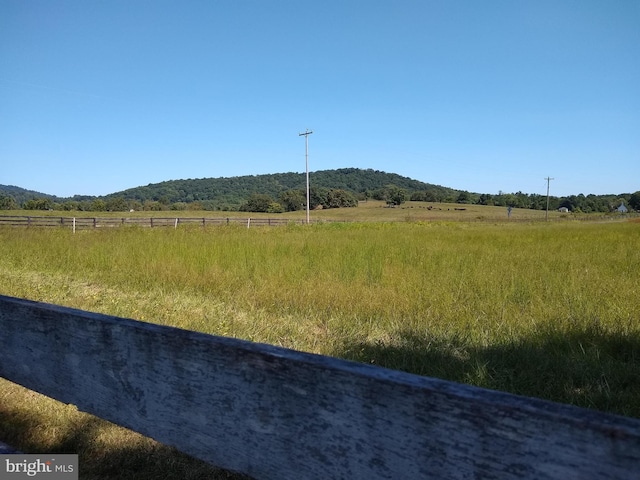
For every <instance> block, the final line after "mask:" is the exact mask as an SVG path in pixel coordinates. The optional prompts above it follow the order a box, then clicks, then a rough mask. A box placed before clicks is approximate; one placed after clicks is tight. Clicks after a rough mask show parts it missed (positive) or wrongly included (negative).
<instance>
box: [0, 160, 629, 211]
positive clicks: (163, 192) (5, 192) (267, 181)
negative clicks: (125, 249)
mask: <svg viewBox="0 0 640 480" xmlns="http://www.w3.org/2000/svg"><path fill="white" fill-rule="evenodd" d="M309 178H310V187H311V190H312V196H313V192H314V189H315V190H316V191H317V193H322V190H324V191H325V192H326V191H328V190H332V189H340V190H345V191H347V192H349V193H350V194H352V195H353V196H354V197H356V198H359V199H366V198H383V196H382V194H383V192H384V190H385V187H387V186H388V185H394V186H396V187H399V188H400V189H403V190H404V191H405V192H406V193H407V194H408V197H407V199H411V200H419V201H430V202H456V203H472V204H480V205H498V206H512V207H518V208H532V209H544V208H546V206H547V202H546V197H544V196H542V195H538V194H525V193H522V192H517V193H514V194H511V193H507V194H505V193H500V194H498V195H491V194H478V193H471V192H466V191H460V190H455V189H452V188H448V187H443V186H440V185H433V184H430V183H425V182H421V181H418V180H413V179H411V178H408V177H403V176H401V175H397V174H395V173H386V172H382V171H379V170H372V169H360V168H340V169H337V170H320V171H317V172H311V173H310V174H309ZM305 189H306V180H305V174H304V173H292V172H290V173H274V174H266V175H246V176H241V177H221V178H200V179H187V180H170V181H166V182H161V183H154V184H149V185H146V186H142V187H136V188H130V189H128V190H123V191H120V192H115V193H112V194H109V195H105V196H101V197H92V196H80V195H76V196H74V197H69V198H60V197H56V196H55V195H49V194H46V193H40V192H34V191H32V190H26V189H24V188H20V187H16V186H12V185H0V209H5V210H6V209H13V208H25V209H30V210H47V209H55V210H91V211H103V210H111V211H126V210H129V209H130V208H134V209H136V210H138V209H145V210H168V209H178V210H179V209H184V208H197V209H204V210H229V211H232V210H238V209H240V207H241V206H242V205H243V204H244V203H246V202H247V200H248V199H249V197H251V196H252V195H253V194H260V195H267V196H269V197H271V199H272V200H273V201H275V202H277V201H279V199H280V196H281V195H282V194H283V193H284V192H287V191H290V190H300V191H303V192H304V190H305ZM630 199H631V194H630V193H627V194H620V195H597V196H596V195H587V196H584V195H582V194H581V195H571V196H569V197H560V198H558V197H550V200H551V201H550V203H549V208H551V209H557V208H559V207H566V208H568V209H569V210H570V211H572V212H585V213H589V212H611V211H614V210H615V209H616V208H618V207H619V206H620V204H621V202H622V203H625V204H627V205H629V200H630ZM189 204H191V207H187V205H189Z"/></svg>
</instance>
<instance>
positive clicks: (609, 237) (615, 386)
mask: <svg viewBox="0 0 640 480" xmlns="http://www.w3.org/2000/svg"><path fill="white" fill-rule="evenodd" d="M411 207H413V208H411ZM427 207H428V205H427V204H413V205H409V206H407V207H406V208H404V209H399V208H396V209H388V208H384V207H382V206H381V205H380V204H375V203H374V202H368V204H367V205H365V206H364V208H361V207H359V208H357V209H343V210H341V211H340V212H337V211H325V212H312V218H321V217H322V216H323V215H326V216H325V217H322V218H325V219H329V218H330V216H329V214H332V215H333V216H334V218H335V215H336V212H337V213H339V214H340V215H339V216H341V218H339V219H343V220H347V219H349V216H350V215H356V214H358V213H359V214H360V215H361V217H360V218H361V219H362V220H364V221H361V222H357V223H321V224H317V225H312V226H289V227H276V228H269V227H260V228H253V229H247V228H244V227H241V226H224V227H208V228H205V229H203V228H201V227H195V226H194V227H184V228H178V229H173V228H162V229H148V228H137V227H125V228H116V229H105V230H90V231H81V232H77V233H76V234H75V235H73V234H72V233H71V232H70V231H69V230H67V229H59V228H53V229H48V228H40V229H36V228H31V229H27V228H15V229H11V228H3V229H0V247H1V248H2V255H1V256H0V293H2V294H5V295H12V296H18V297H24V298H29V299H34V300H40V301H45V302H51V303H56V304H61V305H66V306H71V307H75V308H81V309H85V310H90V311H97V312H103V313H107V314H112V315H118V316H124V317H130V318H134V319H140V320H145V321H150V322H156V323H161V324H167V325H174V326H178V327H182V328H186V329H192V330H198V331H202V332H206V333H213V334H218V335H227V336H234V337H238V338H244V339H248V340H253V341H260V342H266V343H271V344H275V345H281V346H285V347H289V348H294V349H298V350H304V351H309V352H314V353H321V354H326V355H332V356H338V357H342V358H347V359H351V360H356V361H361V362H366V363H372V364H376V365H380V366H385V367H389V368H393V369H399V370H404V371H408V372H413V373H417V374H420V375H429V376H435V377H440V378H445V379H449V380H453V381H458V382H464V383H469V384H473V385H478V386H482V387H487V388H493V389H498V390H504V391H508V392H513V393H517V394H522V395H528V396H534V397H540V398H545V399H550V400H554V401H559V402H564V403H571V404H574V405H579V406H583V407H588V408H595V409H599V410H603V411H608V412H613V413H617V414H621V415H626V416H631V417H637V418H640V296H639V292H638V278H639V277H640V249H638V245H640V224H639V223H633V222H628V221H618V222H612V221H602V222H576V221H570V220H571V217H569V218H567V217H566V216H565V217H560V216H559V215H558V214H556V213H555V212H550V213H552V214H553V215H552V219H553V220H554V221H553V222H540V221H536V220H540V219H543V218H544V212H529V211H526V212H525V211H518V210H517V209H516V210H514V211H513V212H512V216H511V219H510V220H508V221H507V219H506V209H504V208H497V207H495V208H493V207H468V208H467V210H464V211H461V210H453V208H454V207H453V206H451V207H447V206H444V207H440V208H442V210H434V208H433V206H432V209H431V210H429V209H428V208H427ZM456 207H458V208H459V207H460V206H459V205H457V206H456ZM445 208H449V210H445ZM54 213H58V216H59V215H60V213H59V212H54ZM158 213H159V214H162V213H164V214H165V215H164V216H166V212H158ZM182 213H183V212H180V215H182ZM197 213H198V215H199V216H203V212H197ZM211 213H212V212H206V216H215V215H211ZM213 213H216V212H213ZM220 213H224V212H220ZM139 214H140V215H146V216H149V212H140V213H139ZM296 214H297V215H300V212H297V213H296ZM198 215H196V216H198ZM252 215H255V214H252ZM302 215H304V212H302ZM455 215H459V220H461V221H453V220H452V219H453V218H454V216H455ZM540 215H542V217H540ZM159 216H162V215H159ZM234 216H236V214H235V213H234ZM373 218H378V219H383V220H386V221H384V222H371V220H372V219H373ZM599 219H602V218H600V217H599ZM390 220H395V221H390ZM555 220H562V221H555ZM0 385H1V387H2V389H1V390H0V440H5V441H8V442H9V443H12V444H14V445H16V446H18V447H20V448H23V449H24V450H27V451H30V452H32V451H54V450H55V451H73V452H80V454H81V465H83V466H84V469H83V478H110V477H109V475H110V473H109V472H111V471H112V470H113V468H115V465H116V464H118V465H119V463H118V462H120V461H125V460H123V457H125V456H127V455H129V457H130V459H129V460H127V461H128V464H127V465H129V467H128V468H129V471H131V472H132V473H131V476H130V477H129V478H178V477H180V478H209V476H216V475H217V476H218V477H219V478H226V475H227V474H226V473H224V472H214V471H212V470H209V467H207V466H205V465H202V464H200V463H199V462H196V461H193V460H192V459H189V458H188V457H185V456H182V455H180V454H178V453H176V452H173V451H170V450H169V449H167V448H166V447H163V446H160V445H158V444H156V443H154V442H152V441H150V440H148V439H145V438H143V437H140V436H139V435H136V434H133V433H131V432H128V431H126V430H124V429H120V428H117V427H115V426H112V425H110V424H108V423H106V422H103V421H100V420H96V419H94V418H93V417H89V416H87V415H83V414H80V413H78V412H76V411H75V410H74V409H73V408H72V407H70V406H66V405H60V404H58V403H57V402H53V401H49V400H47V399H44V398H43V397H42V396H40V395H37V394H34V393H32V392H29V391H27V390H24V389H21V388H20V387H17V386H15V385H12V384H9V383H8V382H3V383H1V384H0ZM125 454H126V455H125ZM147 457H148V458H149V459H150V460H149V461H148V460H147ZM83 458H84V459H85V460H84V462H83V460H82V459H83ZM162 462H169V464H170V465H171V468H169V469H168V470H167V468H164V467H166V465H165V464H163V463H162ZM157 465H160V466H161V468H156V467H155V466H157ZM110 469H111V470H110ZM166 471H169V472H171V473H170V474H166V473H165V474H161V472H166ZM116 477H117V478H126V477H125V476H122V475H115V474H114V476H113V477H111V478H116Z"/></svg>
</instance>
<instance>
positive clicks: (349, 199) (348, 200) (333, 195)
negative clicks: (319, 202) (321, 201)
mask: <svg viewBox="0 0 640 480" xmlns="http://www.w3.org/2000/svg"><path fill="white" fill-rule="evenodd" d="M357 206H358V200H357V199H356V197H355V196H354V195H353V194H352V193H349V192H347V191H346V190H342V189H340V188H335V189H332V190H329V192H327V208H344V207H357Z"/></svg>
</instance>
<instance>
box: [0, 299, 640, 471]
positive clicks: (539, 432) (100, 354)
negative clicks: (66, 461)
mask: <svg viewBox="0 0 640 480" xmlns="http://www.w3.org/2000/svg"><path fill="white" fill-rule="evenodd" d="M0 345H1V346H2V348H0V376H2V377H4V378H6V379H8V380H10V381H12V382H16V383H18V384H21V385H23V386H25V387H27V388H29V389H32V390H35V391H38V392H41V393H43V394H45V395H47V396H49V397H52V398H55V399H57V400H60V401H62V402H65V403H70V404H75V405H76V406H77V407H78V408H79V409H80V410H82V411H85V412H89V413H91V414H93V415H96V416H98V417H102V418H104V419H107V420H109V421H111V422H114V423H116V424H119V425H122V426H124V427H128V428H130V429H132V430H135V431H138V432H140V433H142V434H144V435H147V436H149V437H152V438H154V439H156V440H158V441H160V442H163V443H165V444H168V445H172V446H174V447H176V448H178V449H179V450H182V451H183V452H186V453H188V454H190V455H192V456H194V457H197V458H200V459H202V460H205V461H207V462H209V463H211V464H213V465H216V466H218V467H222V468H226V469H228V470H234V471H237V472H242V473H244V474H247V475H250V476H252V477H255V478H259V479H260V478H266V479H269V478H274V479H288V478H290V479H299V478H305V479H316V478H317V479H327V478H350V479H351V478H354V479H358V478H362V479H376V478H403V479H404V478H407V479H409V478H411V479H413V478H416V479H417V478H437V479H441V478H452V479H469V478H501V479H503V478H514V479H516V478H517V479H522V478H527V479H552V478H553V479H561V480H567V479H590V478H594V479H595V478H597V479H632V478H639V477H640V421H638V420H635V419H631V418H626V417H619V416H615V415H610V414H605V413H601V412H596V411H592V410H586V409H580V408H577V407H572V406H568V405H562V404H557V403H551V402H547V401H542V400H538V399H532V398H526V397H520V396H514V395H510V394H506V393H502V392H496V391H491V390H485V389H480V388H476V387H472V386H468V385H461V384H457V383H452V382H447V381H443V380H437V379H433V378H427V377H421V376H417V375H411V374H408V373H403V372H398V371H393V370H388V369H384V368H379V367H375V366H372V365H365V364H359V363H354V362H348V361H344V360H339V359H336V358H331V357H325V356H319V355H312V354H307V353H302V352H297V351H293V350H288V349H284V348H279V347H275V346H270V345H263V344H256V343H251V342H247V341H242V340H237V339H231V338H224V337H217V336H211V335H205V334H202V333H196V332H191V331H186V330H181V329H177V328H171V327H166V326H160V325H154V324H149V323H144V322H139V321H134V320H129V319H123V318H117V317H112V316H106V315H101V314H95V313H89V312H85V311H80V310H74V309H70V308H65V307H60V306H55V305H49V304H42V303H37V302H32V301H28V300H22V299H17V298H12V297H4V296H0ZM27 453H28V452H27Z"/></svg>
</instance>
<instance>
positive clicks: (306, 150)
mask: <svg viewBox="0 0 640 480" xmlns="http://www.w3.org/2000/svg"><path fill="white" fill-rule="evenodd" d="M312 133H313V131H312V130H309V129H307V131H306V132H304V133H299V134H298V136H299V137H302V136H303V135H304V160H305V163H306V166H307V225H309V135H311V134H312Z"/></svg>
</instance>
